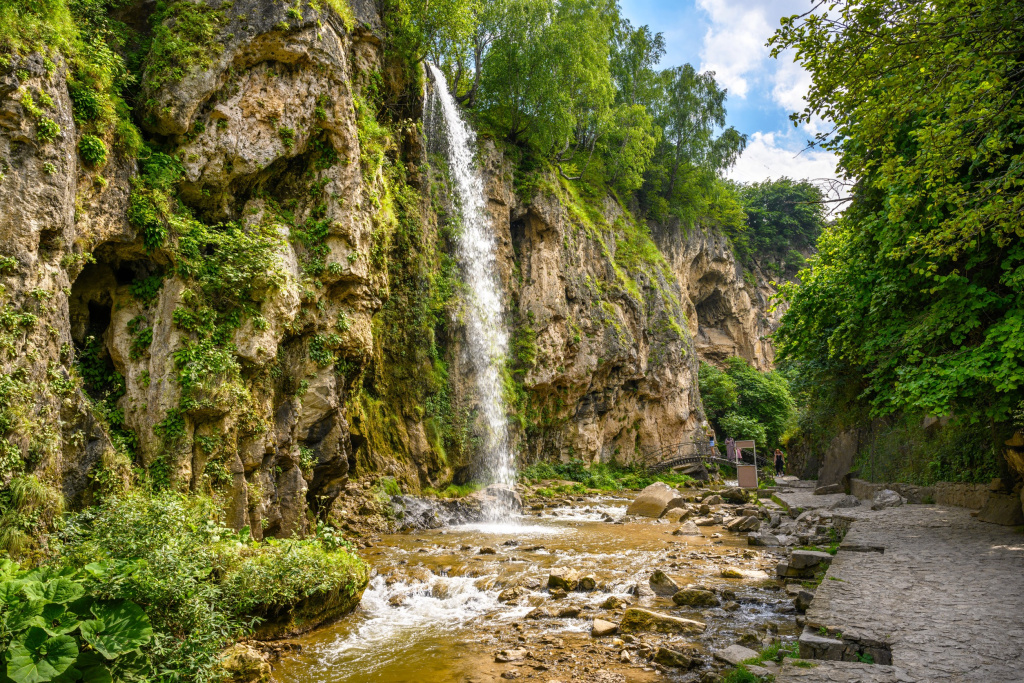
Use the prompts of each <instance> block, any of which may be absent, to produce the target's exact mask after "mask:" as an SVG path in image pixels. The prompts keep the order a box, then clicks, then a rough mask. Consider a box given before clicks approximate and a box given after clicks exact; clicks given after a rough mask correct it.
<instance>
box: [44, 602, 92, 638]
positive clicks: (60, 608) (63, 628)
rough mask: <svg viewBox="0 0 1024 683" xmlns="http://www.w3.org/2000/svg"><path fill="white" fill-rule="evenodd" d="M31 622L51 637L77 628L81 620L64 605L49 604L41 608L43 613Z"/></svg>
mask: <svg viewBox="0 0 1024 683" xmlns="http://www.w3.org/2000/svg"><path fill="white" fill-rule="evenodd" d="M33 622H34V624H35V625H36V626H39V627H41V628H42V629H43V630H44V631H46V632H47V633H49V634H50V635H51V636H62V635H64V634H65V633H71V632H72V631H74V630H75V629H76V628H78V625H79V624H81V623H82V620H81V619H79V618H78V615H77V614H75V613H74V612H72V611H71V610H69V609H67V608H66V607H65V606H64V605H58V604H57V603H55V602H51V603H49V604H47V605H46V606H45V607H43V613H42V614H40V615H39V616H38V617H36V618H35V619H34V620H33Z"/></svg>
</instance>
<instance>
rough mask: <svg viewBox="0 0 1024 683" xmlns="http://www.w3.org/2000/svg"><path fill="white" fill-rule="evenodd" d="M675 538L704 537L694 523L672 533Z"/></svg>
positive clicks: (684, 525)
mask: <svg viewBox="0 0 1024 683" xmlns="http://www.w3.org/2000/svg"><path fill="white" fill-rule="evenodd" d="M672 535H673V536H703V535H704V534H702V533H701V531H700V529H698V528H697V525H696V524H694V523H693V522H686V523H685V524H683V525H682V526H681V527H679V528H678V529H676V530H675V531H673V532H672Z"/></svg>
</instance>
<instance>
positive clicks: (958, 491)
mask: <svg viewBox="0 0 1024 683" xmlns="http://www.w3.org/2000/svg"><path fill="white" fill-rule="evenodd" d="M882 489H892V490H893V491H895V492H896V493H898V494H900V495H901V496H903V497H904V498H906V499H907V502H909V503H914V504H919V503H924V502H926V501H927V502H934V503H935V504H936V505H948V506H951V507H961V508H970V509H972V510H978V509H980V508H982V507H984V506H985V503H986V502H987V501H988V496H989V488H988V485H987V484H961V483H953V482H948V481H940V482H939V483H937V484H935V485H934V486H915V485H913V484H891V483H890V484H885V483H882V484H879V483H876V482H872V481H865V480H863V479H851V480H850V493H851V494H852V495H854V496H857V497H858V498H860V499H862V500H871V499H872V498H874V497H875V494H876V493H878V492H879V491H881V490H882Z"/></svg>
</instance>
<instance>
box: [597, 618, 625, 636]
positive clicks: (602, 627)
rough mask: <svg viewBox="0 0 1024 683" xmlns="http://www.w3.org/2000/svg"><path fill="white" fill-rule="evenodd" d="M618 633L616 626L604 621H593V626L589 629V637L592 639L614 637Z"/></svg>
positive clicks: (617, 626)
mask: <svg viewBox="0 0 1024 683" xmlns="http://www.w3.org/2000/svg"><path fill="white" fill-rule="evenodd" d="M618 631H619V625H618V624H614V623H612V622H610V621H605V620H604V619H594V624H593V626H591V628H590V635H591V636H593V637H594V638H603V637H605V636H611V635H615V634H616V633H618Z"/></svg>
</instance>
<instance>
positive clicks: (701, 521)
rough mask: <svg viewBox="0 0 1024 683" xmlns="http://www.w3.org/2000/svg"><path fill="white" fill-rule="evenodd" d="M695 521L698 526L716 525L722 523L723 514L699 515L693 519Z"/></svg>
mask: <svg viewBox="0 0 1024 683" xmlns="http://www.w3.org/2000/svg"><path fill="white" fill-rule="evenodd" d="M693 523H694V524H696V525H697V526H715V525H716V524H721V523H722V517H721V515H715V516H713V517H699V518H697V519H695V520H693Z"/></svg>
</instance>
